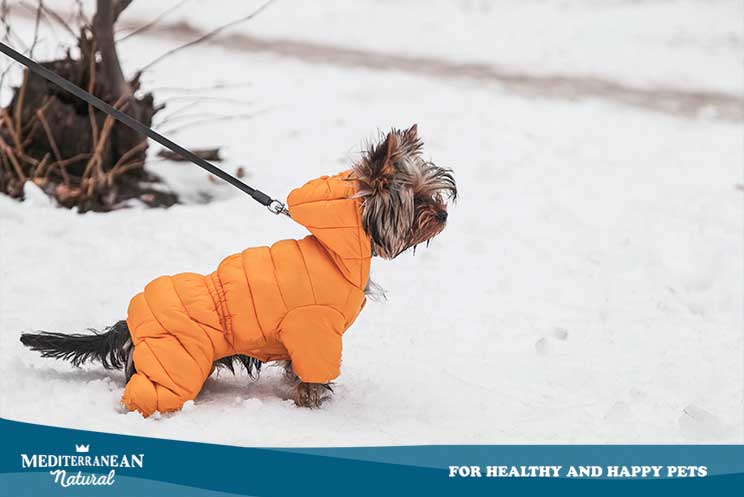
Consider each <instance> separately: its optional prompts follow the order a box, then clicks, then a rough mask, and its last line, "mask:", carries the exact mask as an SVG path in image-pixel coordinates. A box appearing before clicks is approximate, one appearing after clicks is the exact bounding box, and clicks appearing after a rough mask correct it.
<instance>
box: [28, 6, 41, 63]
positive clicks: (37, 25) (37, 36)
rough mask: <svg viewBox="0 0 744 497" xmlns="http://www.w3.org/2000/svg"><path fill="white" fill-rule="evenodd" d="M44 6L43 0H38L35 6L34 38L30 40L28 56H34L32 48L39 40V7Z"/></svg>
mask: <svg viewBox="0 0 744 497" xmlns="http://www.w3.org/2000/svg"><path fill="white" fill-rule="evenodd" d="M43 8H44V0H39V6H38V7H37V8H36V21H35V22H34V38H33V40H32V41H31V47H29V49H28V56H29V58H32V59H33V58H34V48H36V44H37V43H38V42H39V22H40V21H41V9H43Z"/></svg>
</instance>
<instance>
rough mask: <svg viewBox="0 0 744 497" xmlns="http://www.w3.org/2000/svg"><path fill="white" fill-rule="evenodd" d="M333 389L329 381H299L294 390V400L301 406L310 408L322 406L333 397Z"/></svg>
mask: <svg viewBox="0 0 744 497" xmlns="http://www.w3.org/2000/svg"><path fill="white" fill-rule="evenodd" d="M332 393H333V389H332V388H331V386H330V385H329V384H327V383H302V382H301V383H298V384H297V386H296V387H295V391H294V401H295V404H296V405H297V406H299V407H309V408H310V409H313V408H316V407H320V406H321V404H323V402H325V401H326V400H328V399H330V398H331V394H332Z"/></svg>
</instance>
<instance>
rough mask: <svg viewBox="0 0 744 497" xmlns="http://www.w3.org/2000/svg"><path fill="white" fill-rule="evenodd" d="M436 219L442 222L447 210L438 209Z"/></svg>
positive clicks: (444, 219) (445, 218) (445, 217)
mask: <svg viewBox="0 0 744 497" xmlns="http://www.w3.org/2000/svg"><path fill="white" fill-rule="evenodd" d="M437 220H438V221H439V222H440V223H443V222H445V221H446V220H447V211H439V214H437Z"/></svg>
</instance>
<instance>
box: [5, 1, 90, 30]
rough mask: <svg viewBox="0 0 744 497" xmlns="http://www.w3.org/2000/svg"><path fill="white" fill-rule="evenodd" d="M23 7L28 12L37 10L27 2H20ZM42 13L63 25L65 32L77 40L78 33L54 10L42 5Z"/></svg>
mask: <svg viewBox="0 0 744 497" xmlns="http://www.w3.org/2000/svg"><path fill="white" fill-rule="evenodd" d="M19 3H20V4H21V6H23V7H25V8H26V9H28V10H36V7H34V6H33V5H29V4H27V3H26V2H19ZM39 7H40V8H41V11H42V13H43V14H44V16H45V17H46V18H47V19H48V20H50V21H55V22H57V24H59V25H61V26H62V27H63V28H65V30H67V32H68V33H70V34H71V35H72V36H73V38H77V33H75V31H74V30H73V29H72V28H71V27H70V25H69V24H67V21H65V20H64V19H63V18H62V16H61V15H59V14H57V13H56V12H55V11H54V10H53V9H51V8H49V7H47V6H46V5H40V6H39Z"/></svg>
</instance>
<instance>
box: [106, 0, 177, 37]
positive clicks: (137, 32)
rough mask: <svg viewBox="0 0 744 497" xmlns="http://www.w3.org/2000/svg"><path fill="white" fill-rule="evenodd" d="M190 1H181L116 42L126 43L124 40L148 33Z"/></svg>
mask: <svg viewBox="0 0 744 497" xmlns="http://www.w3.org/2000/svg"><path fill="white" fill-rule="evenodd" d="M189 1H190V0H181V1H180V2H178V3H177V4H176V5H174V6H172V7H170V8H169V9H166V10H164V11H163V12H162V13H160V14H159V15H158V16H157V17H156V18H155V19H153V20H152V21H150V22H148V23H146V24H143V25H142V26H140V27H139V28H137V29H135V30H133V31H130V32H129V33H127V34H126V35H124V36H122V37H121V38H119V39H118V40H116V43H119V42H122V41H124V40H126V39H128V38H131V37H132V36H135V35H138V34H140V33H143V32H145V31H147V30H148V29H150V28H151V27H153V26H154V25H156V24H157V23H159V22H160V21H162V20H163V19H164V18H165V17H166V16H167V15H168V14H170V13H172V12H174V11H175V10H177V9H178V8H180V7H181V6H182V5H183V4H185V3H186V2H189Z"/></svg>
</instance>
